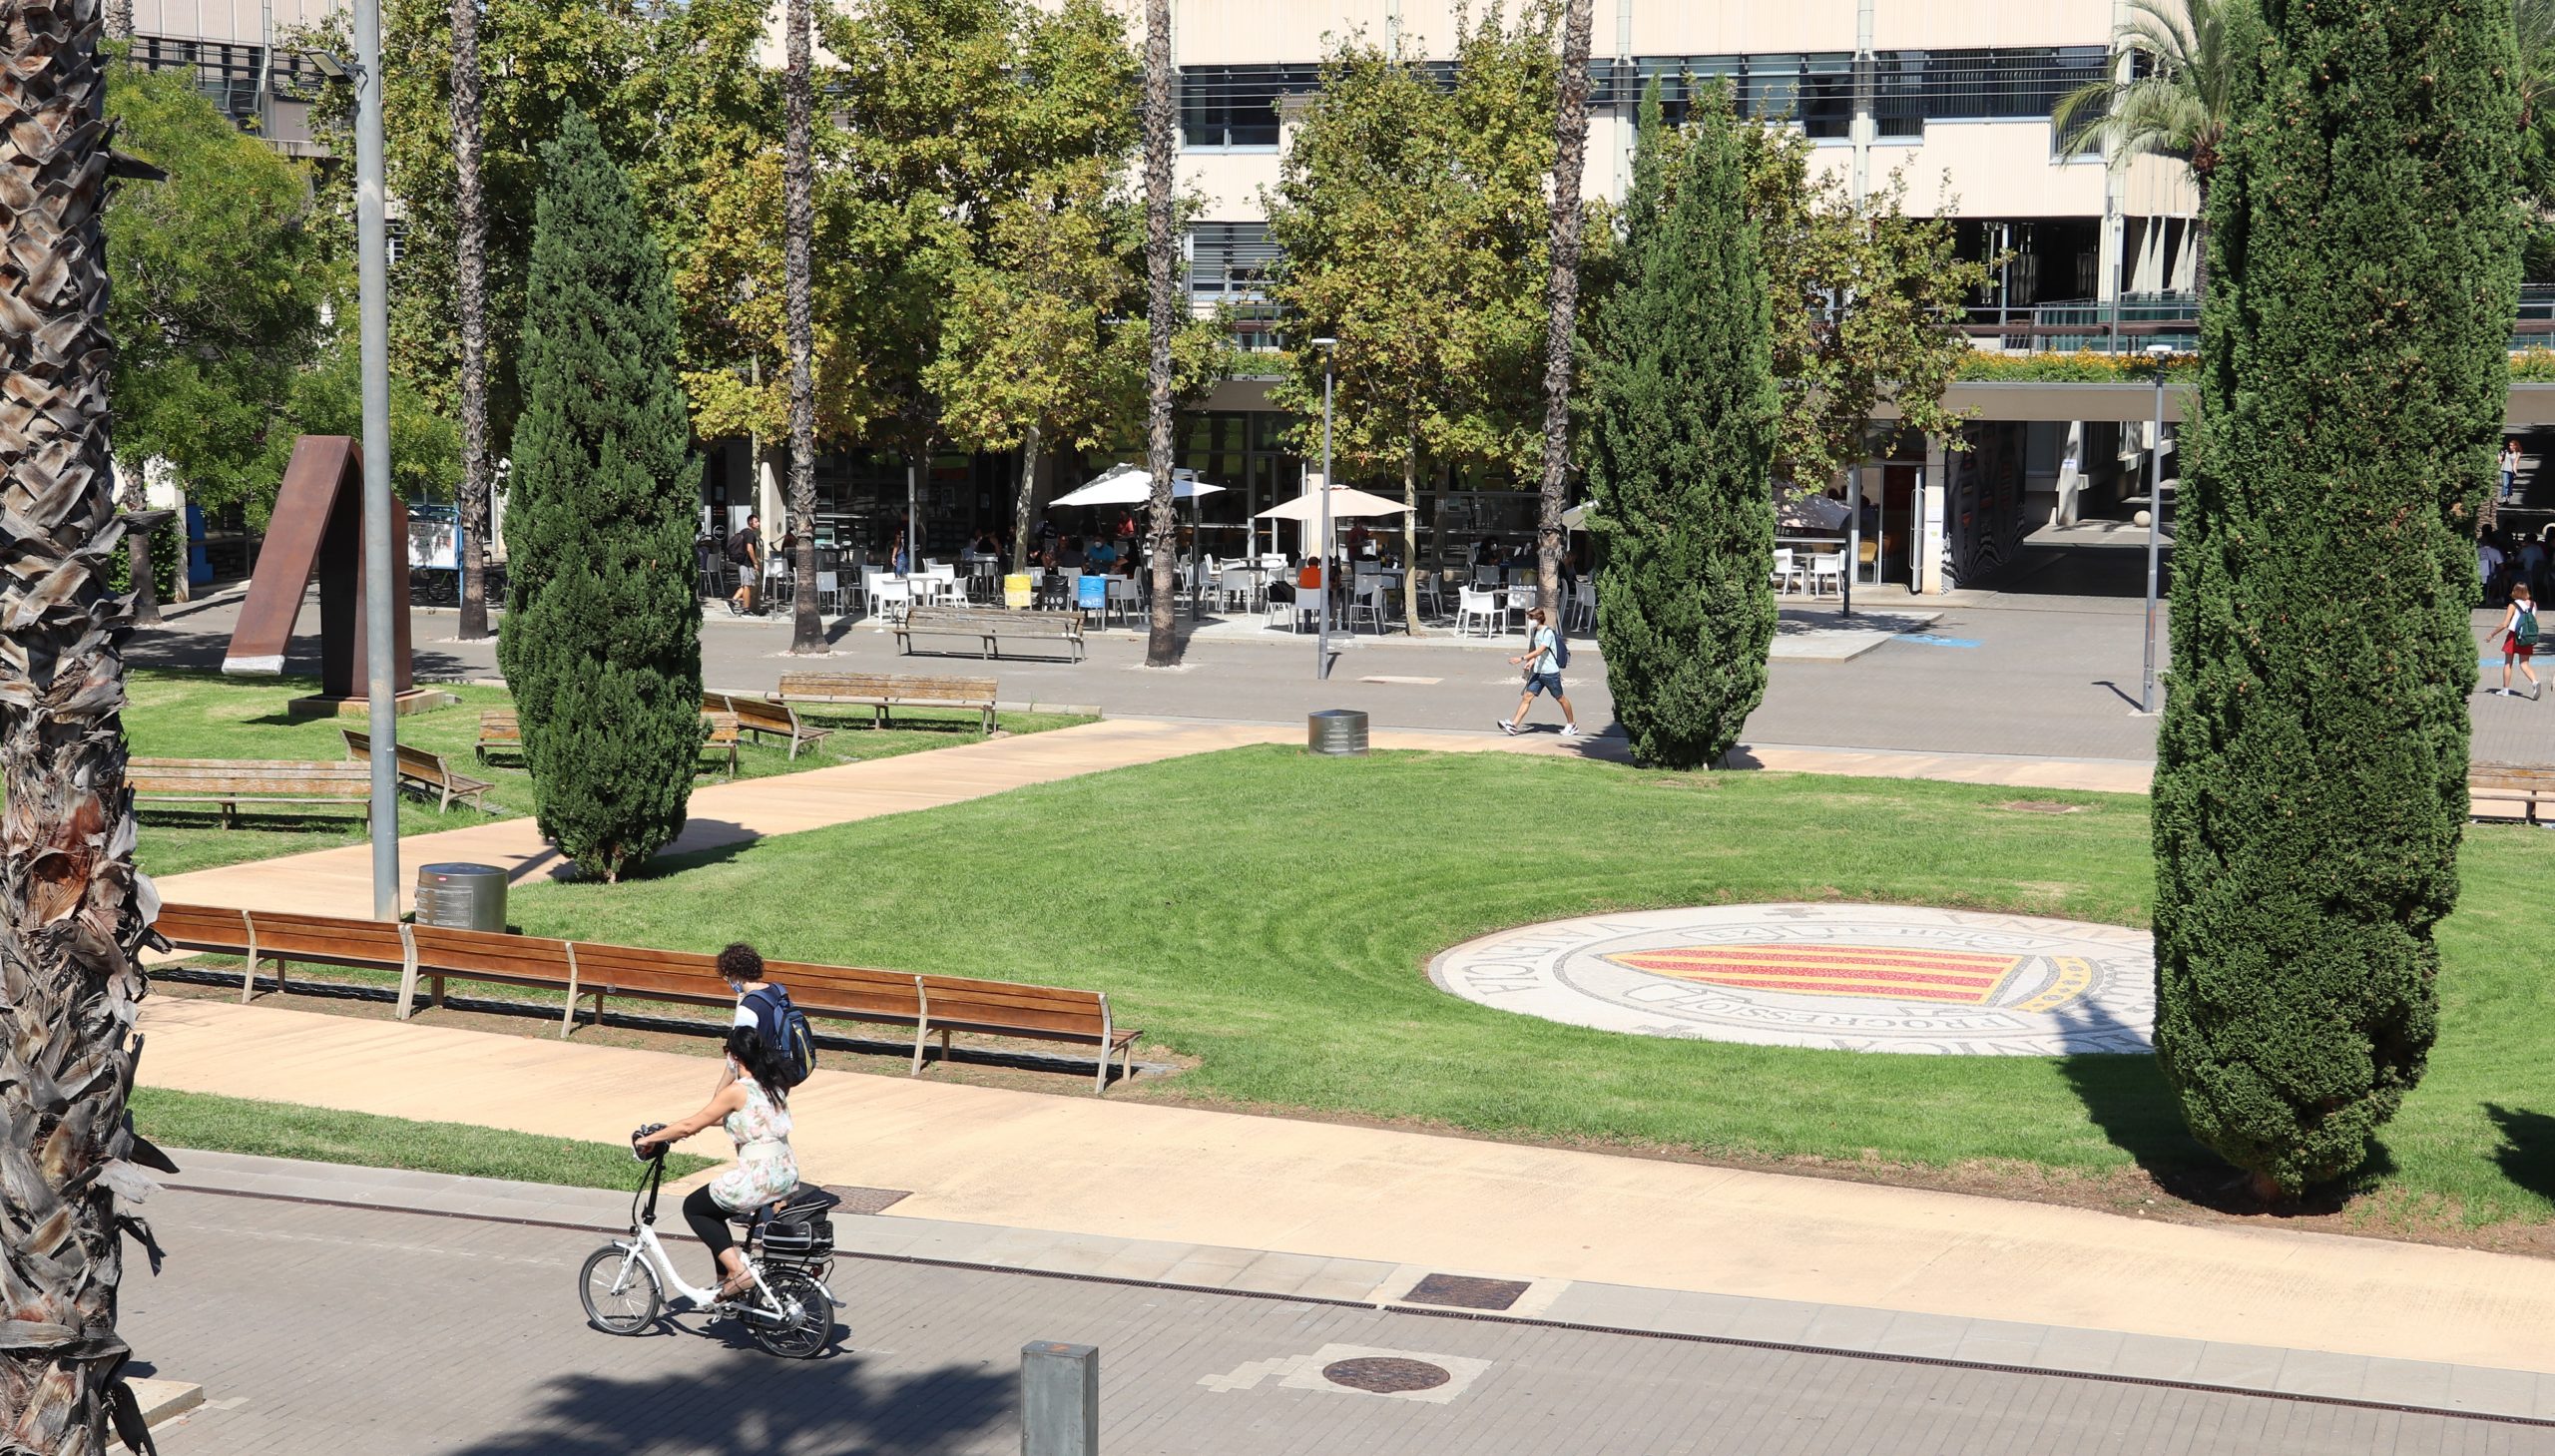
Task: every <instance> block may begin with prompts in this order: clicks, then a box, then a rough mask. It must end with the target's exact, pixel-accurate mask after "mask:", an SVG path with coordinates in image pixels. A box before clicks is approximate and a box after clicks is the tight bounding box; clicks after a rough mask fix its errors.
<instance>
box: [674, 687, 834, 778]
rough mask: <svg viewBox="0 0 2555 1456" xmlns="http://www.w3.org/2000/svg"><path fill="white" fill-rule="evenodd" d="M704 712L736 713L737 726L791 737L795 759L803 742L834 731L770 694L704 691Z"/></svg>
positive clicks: (773, 735)
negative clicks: (806, 720) (802, 716)
mask: <svg viewBox="0 0 2555 1456" xmlns="http://www.w3.org/2000/svg"><path fill="white" fill-rule="evenodd" d="M701 711H702V712H704V713H733V714H735V715H736V716H737V727H738V728H742V729H744V730H745V731H747V732H750V733H752V734H754V735H755V736H756V737H757V738H762V737H763V736H765V735H766V734H769V735H770V736H772V737H776V738H787V739H788V740H789V757H790V759H791V761H793V762H794V761H796V760H797V757H798V749H799V747H800V746H801V745H803V744H807V743H812V742H814V741H816V740H817V739H818V738H821V737H824V736H825V735H826V734H828V733H831V732H832V731H833V729H832V728H818V727H816V726H815V725H814V724H811V723H801V722H799V720H798V711H797V710H796V709H794V708H791V707H790V706H789V705H788V704H786V703H782V702H778V701H775V700H773V699H767V698H750V697H748V696H746V695H745V694H743V693H718V692H705V693H703V694H702V695H701Z"/></svg>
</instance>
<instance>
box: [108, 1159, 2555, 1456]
mask: <svg viewBox="0 0 2555 1456" xmlns="http://www.w3.org/2000/svg"><path fill="white" fill-rule="evenodd" d="M152 1214H153V1221H154V1224H155V1226H156V1227H157V1228H158V1230H159V1232H160V1235H161V1237H162V1239H163V1240H164V1241H165V1242H166V1243H167V1244H168V1246H169V1250H170V1254H171V1262H170V1264H169V1266H168V1269H167V1271H166V1272H164V1273H163V1274H162V1275H161V1276H160V1277H158V1278H157V1279H153V1278H151V1277H149V1276H148V1275H147V1274H145V1273H143V1272H142V1271H141V1270H140V1269H138V1268H137V1269H136V1270H135V1272H134V1275H133V1278H132V1280H131V1281H130V1282H129V1283H128V1285H127V1288H128V1296H127V1301H126V1311H127V1313H126V1321H125V1327H126V1329H127V1331H128V1333H129V1334H130V1335H131V1337H132V1338H133V1340H134V1342H135V1344H136V1345H137V1346H138V1347H139V1348H140V1349H141V1351H142V1353H143V1355H144V1356H145V1357H146V1358H148V1359H150V1360H151V1361H153V1362H154V1363H156V1364H157V1365H158V1367H159V1368H160V1370H161V1371H162V1372H163V1373H166V1374H170V1375H173V1376H181V1377H183V1378H187V1379H191V1380H200V1381H202V1382H204V1384H205V1385H206V1387H207V1391H206V1393H207V1396H208V1398H209V1399H210V1400H211V1401H212V1402H214V1405H215V1406H216V1407H220V1408H212V1409H207V1410H203V1411H199V1412H198V1413H196V1414H195V1415H193V1416H192V1417H190V1418H189V1419H188V1420H187V1421H186V1422H185V1423H183V1424H181V1425H179V1426H177V1427H174V1428H171V1429H170V1430H168V1431H167V1432H166V1433H165V1434H164V1437H163V1439H162V1442H161V1445H162V1449H163V1450H164V1451H166V1452H168V1453H170V1456H246V1453H268V1452H272V1453H322V1452H324V1453H341V1452H361V1453H364V1456H401V1453H409V1452H418V1453H423V1452H437V1453H461V1456H534V1453H542V1456H620V1453H625V1452H627V1453H641V1452H644V1453H650V1456H660V1453H662V1456H677V1453H683V1456H690V1453H705V1456H707V1453H722V1456H813V1453H819V1452H823V1453H835V1452H874V1453H881V1456H924V1453H930V1456H996V1453H1000V1456H1009V1453H1013V1452H1017V1451H1018V1450H1019V1439H1020V1438H1019V1434H1018V1431H1017V1428H1016V1427H1015V1426H1014V1425H1013V1424H1012V1423H1011V1397H1012V1391H1013V1387H1014V1382H1015V1378H1016V1371H1017V1364H1016V1360H1017V1352H1018V1350H1019V1348H1020V1346H1021V1344H1022V1343H1024V1342H1025V1341H1027V1340H1030V1339H1036V1338H1050V1339H1065V1340H1078V1341H1084V1342H1089V1343H1093V1344H1097V1345H1099V1346H1100V1347H1101V1349H1102V1351H1103V1356H1102V1362H1103V1363H1102V1368H1103V1375H1102V1390H1103V1397H1104V1401H1105V1405H1104V1420H1105V1425H1104V1432H1103V1435H1104V1447H1105V1449H1106V1450H1107V1451H1109V1452H1110V1453H1111V1456H1156V1453H1161V1456H1173V1453H1177V1456H1204V1453H1212V1456H1296V1453H1325V1456H1327V1453H1348V1452H1355V1453H1359V1456H1392V1453H1422V1452H1425V1453H1432V1456H1433V1453H1454V1452H1463V1453H1473V1452H1480V1453H1487V1456H1499V1453H1512V1452H1513V1453H1534V1456H1565V1453H1606V1456H1645V1453H1725V1452H1726V1453H1749V1456H1761V1453H1763V1456H1776V1453H1811V1452H1818V1453H1829V1452H1834V1453H1844V1452H1855V1453H1863V1452H1872V1453H1881V1452H1905V1453H1917V1452H1944V1453H1958V1456H1972V1453H1976V1456H1986V1453H1995V1452H2025V1451H2029V1452H2064V1453H2068V1456H2094V1453H2122V1456H2127V1453H2147V1452H2153V1453H2160V1456H2161V1453H2169V1452H2170V1453H2182V1452H2213V1451H2230V1452H2244V1453H2247V1456H2269V1453H2278V1452H2299V1453H2316V1456H2339V1453H2351V1452H2399V1451H2400V1452H2416V1451H2418V1452H2422V1453H2426V1456H2427V1453H2443V1456H2454V1453H2470V1452H2471V1453H2481V1452H2550V1453H2555V1431H2549V1430H2544V1429H2536V1428H2528V1427H2516V1426H2510V1425H2501V1424H2493V1423H2486V1422H2478V1421H2466V1420H2457V1419H2449V1418H2443V1417H2437V1416H2428V1415H2403V1414H2396V1413H2389V1412H2382V1411H2369V1410H2357V1409H2351V1408H2346V1407H2336V1406H2326V1405H2312V1404H2305V1403H2300V1402H2293V1401H2282V1400H2270V1399H2260V1398H2253V1397H2242V1396H2223V1395H2211V1394H2203V1393H2198V1392H2191V1391H2178V1390H2169V1389H2160V1388H2155V1387H2147V1386H2137V1385H2123V1384H2107V1383H2102V1382H2095V1381H2085V1380H2071V1379H2065V1378H2059V1377H2050V1376H2036V1375H2009V1374H2000V1373H1993V1372H1982V1371H1974V1370H1957V1369H1947V1368H1943V1367H1939V1366H1929V1365H1921V1364H1897V1363H1888V1362H1881V1361H1871V1360H1856V1359H1849V1358H1844V1357H1839V1356H1826V1355H1806V1354H1793V1353H1786V1352H1781V1351H1768V1350H1754V1349H1744V1348H1734V1347H1728V1346H1717V1345H1709V1344H1699V1343H1691V1342H1684V1341H1675V1340H1665V1339H1653V1338H1644V1337H1637V1336H1617V1335H1604V1334H1595V1333H1589V1332H1584V1331H1573V1330H1554V1329H1537V1328H1530V1327H1518V1326H1502V1325H1497V1324H1476V1323H1469V1322H1465V1321H1461V1320H1452V1319H1436V1318H1429V1317H1425V1316H1420V1315H1411V1314H1386V1313H1381V1312H1378V1311H1375V1310H1371V1309H1362V1308H1339V1307H1329V1306H1316V1305H1305V1304H1296V1303H1289V1302H1285V1301H1281V1300H1270V1299H1251V1298H1241V1297H1235V1296H1230V1295H1220V1294H1193V1293H1185V1292H1177V1291H1171V1290H1164V1289H1153V1288H1143V1287H1130V1286H1121V1285H1110V1284H1097V1283H1078V1282H1073V1281H1069V1280H1062V1279H1044V1278H1036V1277H1030V1276H1026V1275H1010V1274H990V1273H977V1272H969V1271H962V1270H949V1269H932V1268H923V1267H917V1266H912V1265H904V1264H893V1263H864V1262H845V1263H843V1264H841V1265H838V1266H837V1268H836V1271H835V1279H834V1284H835V1288H836V1290H837V1291H838V1292H840V1293H842V1294H844V1295H845V1296H847V1297H848V1298H849V1299H850V1300H851V1301H852V1307H851V1308H850V1309H849V1310H847V1311H846V1313H847V1314H849V1315H850V1316H851V1319H850V1342H851V1348H849V1349H847V1350H844V1351H841V1352H839V1353H834V1354H831V1355H829V1356H828V1357H825V1358H822V1359H818V1360H814V1361H810V1362H807V1363H803V1364H790V1363H784V1362H781V1361H777V1360H773V1359H770V1358H768V1357H767V1356H765V1355H763V1354H761V1353H759V1352H757V1351H755V1350H753V1349H752V1348H751V1347H748V1346H744V1345H743V1344H742V1341H731V1340H728V1339H724V1338H722V1335H723V1334H724V1333H725V1331H724V1330H723V1329H720V1328H718V1327H713V1328H712V1329H710V1330H709V1331H708V1332H704V1330H703V1329H702V1326H701V1325H700V1324H699V1323H698V1322H695V1323H693V1324H692V1325H690V1326H689V1327H687V1328H685V1329H683V1330H680V1331H678V1332H671V1333H664V1334H658V1335H652V1336H642V1337H637V1338H630V1339H618V1338H615V1337H613V1336H609V1335H604V1334H599V1333H596V1332H594V1331H592V1330H589V1329H588V1328H586V1326H585V1324H584V1321H583V1318H582V1316H581V1315H580V1314H579V1312H578V1309H577V1305H576V1296H575V1293H574V1288H573V1285H574V1279H575V1272H576V1268H577V1265H578V1263H579V1261H580V1260H581V1259H582V1258H583V1256H584V1254H585V1253H586V1252H587V1251H588V1250H589V1249H591V1248H592V1247H593V1246H594V1245H595V1243H596V1242H597V1241H598V1240H597V1239H596V1237H595V1236H594V1235H591V1234H584V1233H577V1232H572V1231H566V1230H561V1229H544V1228H528V1227H522V1226H518V1225H513V1224H505V1223H492V1222H481V1221H475V1220H466V1219H455V1218H444V1217H434V1216H426V1215H420V1214H411V1213H380V1212H365V1211H355V1210H347V1209H334V1208H324V1207H317V1206H310V1205H297V1204H284V1203H274V1202H265V1201H253V1200H244V1199H234V1198H222V1197H215V1196H210V1195H197V1194H185V1193H178V1192H174V1191H173V1192H168V1193H164V1194H162V1195H161V1196H160V1197H159V1198H158V1199H155V1200H154V1202H153V1205H152ZM684 1255H688V1256H689V1259H688V1261H689V1263H691V1264H699V1263H700V1262H701V1261H702V1260H703V1257H704V1256H703V1255H702V1254H701V1252H700V1250H699V1248H698V1247H697V1246H695V1245H690V1244H684V1245H680V1246H679V1256H684ZM694 1273H695V1276H696V1277H697V1276H698V1273H699V1271H698V1270H695V1271H694ZM1332 1346H1340V1347H1350V1348H1355V1349H1359V1350H1382V1351H1392V1352H1401V1353H1406V1354H1409V1355H1412V1356H1415V1357H1420V1358H1429V1357H1439V1358H1443V1359H1445V1360H1447V1361H1448V1363H1449V1366H1450V1368H1454V1369H1456V1370H1457V1372H1458V1386H1457V1387H1456V1393H1454V1394H1453V1395H1452V1397H1451V1398H1450V1399H1446V1400H1443V1401H1442V1402H1431V1401H1426V1400H1420V1399H1415V1398H1407V1397H1388V1396H1374V1395H1363V1394H1357V1393H1352V1392H1348V1391H1344V1390H1339V1389H1336V1388H1331V1387H1326V1386H1324V1385H1322V1383H1321V1382H1320V1381H1319V1379H1318V1376H1317V1375H1313V1374H1310V1373H1308V1372H1301V1371H1298V1370H1297V1368H1296V1365H1295V1364H1292V1363H1288V1362H1302V1361H1305V1360H1306V1359H1307V1357H1311V1356H1314V1355H1315V1354H1316V1353H1317V1352H1320V1351H1323V1350H1324V1349H1325V1348H1326V1347H1332ZM1344 1352H1345V1351H1343V1350H1332V1351H1331V1353H1330V1356H1329V1357H1334V1358H1335V1357H1337V1356H1338V1355H1339V1354H1341V1353H1344ZM1468 1362H1480V1364H1479V1367H1478V1370H1477V1372H1475V1367H1474V1366H1473V1365H1472V1364H1470V1363H1468ZM1467 1373H1469V1374H1470V1379H1469V1380H1468V1381H1466V1380H1464V1379H1463V1378H1462V1377H1463V1376H1464V1375H1465V1374H1467ZM1211 1377H1229V1378H1226V1379H1220V1380H1218V1379H1211ZM1255 1377H1256V1378H1255ZM1202 1380H1203V1381H1209V1382H1210V1383H1208V1384H1202V1383H1201V1382H1202ZM1218 1386H1230V1387H1233V1388H1216V1387H1218ZM1438 1393H1439V1394H1440V1395H1443V1394H1444V1393H1445V1392H1444V1391H1440V1392H1438ZM233 1402H236V1403H233Z"/></svg>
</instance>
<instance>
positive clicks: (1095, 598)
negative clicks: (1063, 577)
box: [1074, 577, 1109, 612]
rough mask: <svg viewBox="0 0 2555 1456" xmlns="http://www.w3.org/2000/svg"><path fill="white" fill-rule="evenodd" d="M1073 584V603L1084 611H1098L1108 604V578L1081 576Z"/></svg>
mask: <svg viewBox="0 0 2555 1456" xmlns="http://www.w3.org/2000/svg"><path fill="white" fill-rule="evenodd" d="M1074 586H1075V588H1076V591H1075V595H1074V605H1075V606H1077V607H1080V608H1082V609H1083V610H1084V611H1087V612H1098V611H1100V610H1101V609H1103V608H1105V607H1107V606H1108V605H1109V578H1107V577H1083V578H1081V579H1080V580H1079V581H1077V582H1075V584H1074Z"/></svg>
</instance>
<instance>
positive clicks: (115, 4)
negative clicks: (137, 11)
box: [107, 0, 133, 41]
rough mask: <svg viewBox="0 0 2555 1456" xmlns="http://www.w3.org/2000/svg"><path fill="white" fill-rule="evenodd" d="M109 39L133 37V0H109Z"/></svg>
mask: <svg viewBox="0 0 2555 1456" xmlns="http://www.w3.org/2000/svg"><path fill="white" fill-rule="evenodd" d="M107 39H109V40H111V41H129V40H131V39H133V0H107Z"/></svg>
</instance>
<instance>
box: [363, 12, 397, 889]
mask: <svg viewBox="0 0 2555 1456" xmlns="http://www.w3.org/2000/svg"><path fill="white" fill-rule="evenodd" d="M353 18H354V32H355V33H354V43H355V67H354V72H355V75H354V82H355V275H356V288H357V292H358V295H359V296H358V301H357V313H358V316H359V325H358V331H359V334H360V340H359V342H360V351H361V357H360V363H361V365H362V369H363V381H362V394H363V596H364V602H363V657H364V696H365V698H366V699H367V707H368V709H369V717H368V726H369V727H370V728H371V730H372V755H371V756H372V915H373V918H374V919H376V920H395V919H397V918H399V814H398V805H399V759H398V756H397V755H398V751H399V744H398V730H399V726H398V719H397V716H396V713H395V707H394V704H393V701H392V699H393V688H392V685H393V684H394V683H395V682H396V681H397V678H396V674H397V672H398V665H397V664H396V663H394V662H392V661H391V656H392V654H394V653H395V652H397V651H398V646H397V644H398V638H397V636H396V635H395V633H394V630H393V624H392V622H391V620H390V611H391V607H390V601H391V593H390V574H391V572H392V571H394V570H396V569H397V568H396V567H395V566H394V565H393V564H392V556H391V540H390V287H389V277H388V268H389V250H388V236H387V235H388V229H387V225H386V221H385V216H384V188H383V185H382V160H381V152H382V143H381V81H382V76H381V0H354V17H353Z"/></svg>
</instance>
